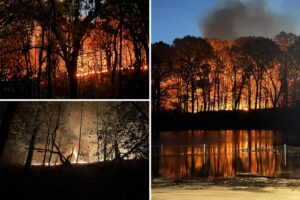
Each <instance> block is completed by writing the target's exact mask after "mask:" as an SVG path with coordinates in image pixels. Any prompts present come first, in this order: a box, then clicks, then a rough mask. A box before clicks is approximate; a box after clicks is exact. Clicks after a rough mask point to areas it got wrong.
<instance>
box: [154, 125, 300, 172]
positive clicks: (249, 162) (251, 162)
mask: <svg viewBox="0 0 300 200" xmlns="http://www.w3.org/2000/svg"><path fill="white" fill-rule="evenodd" d="M283 142H284V141H283V137H282V134H281V133H280V132H278V131H266V130H262V131H255V130H251V131H248V130H245V131H230V130H229V131H203V130H198V131H182V132H161V133H160V139H159V144H157V145H156V146H154V147H153V153H152V154H153V158H154V159H153V170H154V171H153V173H154V176H164V177H177V178H183V177H220V176H225V177H226V176H236V175H239V174H242V173H251V174H257V175H262V176H282V175H292V171H293V169H294V168H295V165H293V164H295V161H294V157H293V156H289V157H287V159H288V161H289V163H292V164H289V165H288V166H285V165H284V154H283V146H282V145H283ZM204 144H205V145H204ZM296 157H297V153H296ZM296 160H297V159H296ZM298 160H299V158H298ZM296 164H297V163H296Z"/></svg>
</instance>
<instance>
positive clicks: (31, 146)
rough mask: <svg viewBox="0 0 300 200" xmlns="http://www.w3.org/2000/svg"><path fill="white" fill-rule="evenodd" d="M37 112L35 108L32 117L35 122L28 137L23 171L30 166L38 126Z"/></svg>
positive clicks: (27, 169)
mask: <svg viewBox="0 0 300 200" xmlns="http://www.w3.org/2000/svg"><path fill="white" fill-rule="evenodd" d="M39 112H40V111H39V110H37V111H36V113H35V117H34V122H35V124H34V126H35V127H34V129H33V132H32V135H31V139H30V142H29V148H28V154H27V158H26V162H25V166H24V171H25V173H26V172H28V171H29V168H30V166H31V163H32V158H33V151H34V145H35V140H36V135H37V132H38V129H39V127H40V124H39V119H38V117H39Z"/></svg>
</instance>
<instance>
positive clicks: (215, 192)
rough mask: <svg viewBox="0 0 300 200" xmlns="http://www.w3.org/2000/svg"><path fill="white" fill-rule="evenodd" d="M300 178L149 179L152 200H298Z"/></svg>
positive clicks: (299, 196) (299, 195)
mask: <svg viewBox="0 0 300 200" xmlns="http://www.w3.org/2000/svg"><path fill="white" fill-rule="evenodd" d="M299 198H300V179H284V178H268V177H227V178H213V179H207V178H206V179H205V178H199V179H183V180H172V179H167V178H157V179H154V180H153V181H152V199H153V200H164V199H172V200H181V199H187V200H196V199H205V200H219V199H222V200H285V199H289V200H299Z"/></svg>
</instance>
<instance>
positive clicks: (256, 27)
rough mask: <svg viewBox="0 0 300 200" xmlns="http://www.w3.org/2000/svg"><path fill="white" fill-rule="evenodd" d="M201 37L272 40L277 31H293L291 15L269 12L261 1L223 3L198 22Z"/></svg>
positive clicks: (227, 0) (294, 29)
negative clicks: (244, 37) (251, 37)
mask: <svg viewBox="0 0 300 200" xmlns="http://www.w3.org/2000/svg"><path fill="white" fill-rule="evenodd" d="M200 26H201V29H202V31H203V35H204V37H208V38H222V39H226V40H233V39H236V38H238V37H243V36H262V37H268V38H273V37H274V36H275V35H276V34H278V33H279V32H281V31H286V32H296V20H295V18H294V17H293V16H292V15H289V14H282V13H278V12H275V11H273V10H272V9H271V8H269V7H268V5H267V2H266V1H265V0H252V1H241V0H225V1H224V2H223V4H221V5H219V6H217V7H216V8H214V9H213V10H212V11H211V12H210V13H209V14H208V15H207V17H205V18H203V19H202V20H201V21H200Z"/></svg>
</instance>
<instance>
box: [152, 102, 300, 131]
mask: <svg viewBox="0 0 300 200" xmlns="http://www.w3.org/2000/svg"><path fill="white" fill-rule="evenodd" d="M299 119H300V107H294V108H285V109H265V110H258V111H255V110H251V111H247V112H246V111H214V112H213V111H212V112H201V113H197V114H192V113H179V112H164V113H161V115H160V116H158V117H157V116H156V117H153V129H154V130H155V131H164V130H168V131H171V130H174V131H176V130H192V129H204V130H205V129H207V130H251V129H252V130H254V129H255V130H263V129H264V130H300V123H299Z"/></svg>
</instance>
